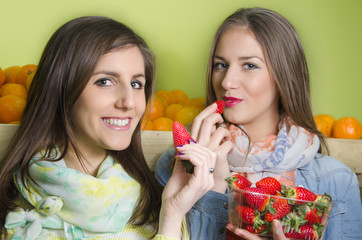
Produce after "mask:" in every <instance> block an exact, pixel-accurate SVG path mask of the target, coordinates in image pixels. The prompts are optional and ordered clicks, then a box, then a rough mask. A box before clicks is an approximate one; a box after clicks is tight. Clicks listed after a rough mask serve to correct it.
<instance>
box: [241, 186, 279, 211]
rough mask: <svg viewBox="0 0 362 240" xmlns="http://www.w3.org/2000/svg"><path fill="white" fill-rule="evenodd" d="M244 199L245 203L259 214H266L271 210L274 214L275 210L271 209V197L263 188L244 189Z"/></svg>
mask: <svg viewBox="0 0 362 240" xmlns="http://www.w3.org/2000/svg"><path fill="white" fill-rule="evenodd" d="M244 190H245V192H244V199H245V202H246V203H247V204H248V205H249V206H250V207H251V208H252V209H256V210H258V211H259V212H264V211H265V210H269V211H272V212H273V209H270V199H271V198H270V196H269V195H268V193H267V191H266V190H264V189H262V188H256V187H249V188H245V189H244Z"/></svg>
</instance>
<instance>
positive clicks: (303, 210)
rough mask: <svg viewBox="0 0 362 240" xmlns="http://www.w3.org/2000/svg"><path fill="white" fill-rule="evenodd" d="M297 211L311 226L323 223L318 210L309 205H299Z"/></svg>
mask: <svg viewBox="0 0 362 240" xmlns="http://www.w3.org/2000/svg"><path fill="white" fill-rule="evenodd" d="M299 206H300V207H298V209H297V211H298V213H299V215H300V216H302V218H304V220H306V221H307V222H308V223H310V224H315V223H321V222H322V217H321V214H318V211H317V208H311V207H309V206H308V205H307V204H303V205H299Z"/></svg>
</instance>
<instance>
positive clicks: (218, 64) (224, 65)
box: [214, 62, 228, 69]
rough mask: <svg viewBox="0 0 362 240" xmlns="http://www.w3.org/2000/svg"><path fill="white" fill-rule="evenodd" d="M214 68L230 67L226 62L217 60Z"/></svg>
mask: <svg viewBox="0 0 362 240" xmlns="http://www.w3.org/2000/svg"><path fill="white" fill-rule="evenodd" d="M214 68H215V69H227V68H228V65H227V64H225V63H222V62H216V63H215V64H214Z"/></svg>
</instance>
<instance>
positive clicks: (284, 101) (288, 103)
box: [207, 8, 328, 152]
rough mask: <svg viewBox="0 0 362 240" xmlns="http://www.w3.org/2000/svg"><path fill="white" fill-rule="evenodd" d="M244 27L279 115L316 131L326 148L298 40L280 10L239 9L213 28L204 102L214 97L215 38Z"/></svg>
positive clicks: (209, 101)
mask: <svg viewBox="0 0 362 240" xmlns="http://www.w3.org/2000/svg"><path fill="white" fill-rule="evenodd" d="M234 27H244V28H246V29H248V30H249V31H251V32H252V33H253V34H254V36H255V38H256V39H257V41H258V42H259V43H260V45H261V48H262V50H263V52H264V55H265V58H266V62H267V66H268V68H269V71H270V73H271V74H272V77H273V79H274V80H275V84H276V87H277V90H278V93H279V96H280V97H279V102H278V110H279V114H280V116H283V115H287V116H289V117H290V118H291V119H292V120H293V121H294V123H295V124H297V125H298V126H301V127H303V128H305V129H306V130H308V131H309V132H311V133H314V134H317V135H318V137H319V139H320V141H321V143H322V144H321V148H320V149H319V152H321V151H322V146H323V148H325V149H326V151H327V152H328V149H327V146H326V142H325V139H324V137H323V135H322V134H321V133H320V132H319V131H318V130H317V128H316V126H315V123H314V120H313V114H312V107H311V102H310V89H309V72H308V66H307V61H306V58H305V55H304V51H303V48H302V44H301V42H300V39H299V37H298V34H297V32H296V31H295V29H294V27H293V25H292V24H291V23H290V22H289V21H288V20H287V19H285V18H284V17H283V16H281V15H280V14H278V13H276V12H274V11H271V10H268V9H264V8H244V9H239V10H237V11H236V12H234V13H233V14H231V15H230V16H229V17H227V18H226V19H225V20H224V22H223V23H222V24H221V25H220V27H219V28H218V30H217V31H216V34H215V37H214V41H213V43H212V46H211V50H210V54H209V62H208V69H207V104H211V103H212V102H214V101H216V95H215V91H214V89H213V85H212V72H213V59H214V54H215V50H216V47H217V44H218V42H219V39H220V38H221V36H222V35H223V33H224V32H226V31H227V30H228V29H231V28H234Z"/></svg>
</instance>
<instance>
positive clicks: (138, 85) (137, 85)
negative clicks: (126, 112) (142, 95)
mask: <svg viewBox="0 0 362 240" xmlns="http://www.w3.org/2000/svg"><path fill="white" fill-rule="evenodd" d="M131 86H132V88H134V89H143V83H142V82H140V81H138V80H132V81H131Z"/></svg>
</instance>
